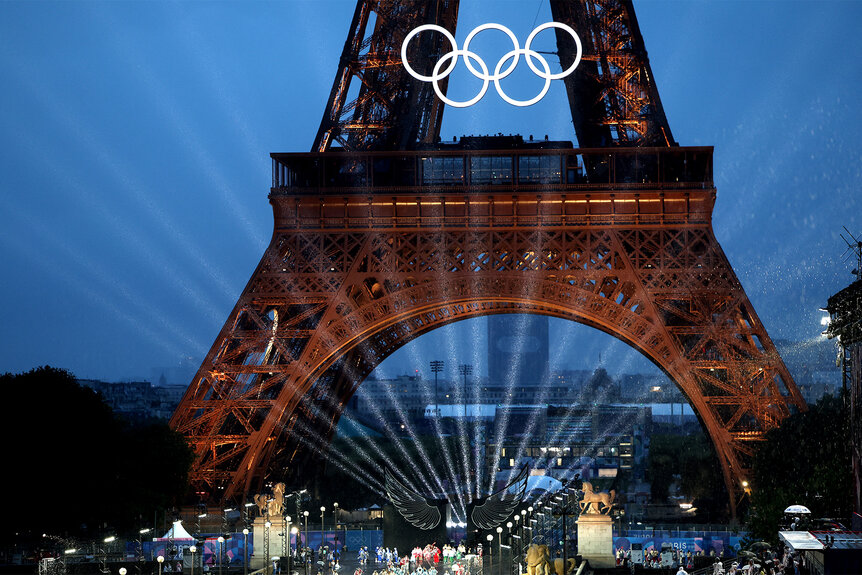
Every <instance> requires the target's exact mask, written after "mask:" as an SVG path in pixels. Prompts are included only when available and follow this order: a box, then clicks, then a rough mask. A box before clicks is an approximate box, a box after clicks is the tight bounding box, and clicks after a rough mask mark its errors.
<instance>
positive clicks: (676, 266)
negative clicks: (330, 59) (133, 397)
mask: <svg viewBox="0 0 862 575" xmlns="http://www.w3.org/2000/svg"><path fill="white" fill-rule="evenodd" d="M550 4H551V10H552V14H553V19H554V20H555V21H556V22H561V23H564V24H567V25H568V26H570V27H571V28H572V29H574V30H576V31H577V33H578V35H579V36H580V38H581V41H582V45H583V57H582V60H581V63H580V65H579V66H578V67H577V69H576V70H575V72H574V73H573V74H571V75H569V76H568V77H566V78H565V86H566V92H567V97H568V103H569V107H570V109H571V114H572V121H573V124H574V128H575V133H576V135H577V140H578V143H579V146H580V147H579V148H574V147H572V145H571V144H570V143H567V142H545V141H537V142H532V141H524V140H523V139H522V138H520V137H497V138H494V137H491V138H462V139H461V141H460V142H453V143H445V144H444V143H440V141H439V132H440V124H441V121H442V114H443V108H444V105H443V104H442V103H441V101H440V100H439V99H438V98H437V97H436V96H435V94H434V91H433V89H432V87H431V85H430V83H425V82H421V81H419V80H416V79H414V78H413V77H411V76H410V75H409V74H408V73H407V72H406V71H405V69H404V66H403V65H402V62H401V59H400V48H401V44H402V41H403V40H404V39H405V37H406V36H407V34H408V33H409V32H410V31H411V30H413V29H414V28H416V27H417V26H420V25H423V24H436V25H438V26H442V27H444V28H446V29H447V30H449V31H450V32H451V33H452V34H453V35H454V33H455V29H456V21H457V14H458V0H435V1H430V0H358V2H357V6H356V10H355V12H354V15H353V19H352V22H351V24H350V31H349V33H348V37H347V41H346V42H345V45H344V50H343V52H342V55H341V59H340V61H339V66H338V72H337V74H336V78H335V82H334V84H333V87H332V91H331V94H330V97H329V101H328V104H327V107H326V111H325V114H324V116H323V119H322V121H321V124H320V129H319V131H318V133H317V136H316V139H315V142H314V146H313V148H312V151H311V152H309V153H290V154H272V155H271V157H272V169H273V174H272V188H271V190H270V194H269V201H270V203H271V204H272V208H273V213H274V220H275V226H274V232H273V236H272V241H271V242H270V244H269V247H268V248H267V250H266V252H265V253H264V254H263V257H262V258H261V261H260V263H259V264H258V266H257V269H256V270H255V272H254V274H253V275H252V277H251V279H250V280H249V282H248V285H247V286H246V288H245V290H244V291H243V292H242V295H241V296H240V298H239V301H237V303H236V306H235V307H234V309H233V310H232V311H231V313H230V315H229V316H228V318H227V321H226V322H225V324H224V327H223V328H222V329H221V331H220V332H219V334H218V337H217V338H216V340H215V342H214V343H213V346H212V348H211V349H210V351H209V353H208V354H207V356H206V358H205V359H204V361H203V364H202V365H201V367H200V369H199V370H198V372H197V374H196V375H195V377H194V379H193V380H192V382H191V384H190V386H189V388H188V390H187V392H186V394H185V396H184V397H183V400H182V402H181V403H180V405H179V407H178V408H177V410H176V412H175V413H174V416H173V418H172V419H171V426H172V427H173V428H174V429H176V430H178V431H180V432H182V433H183V434H184V435H185V436H186V437H187V439H188V441H189V442H190V444H191V445H192V446H193V448H194V451H195V454H196V459H195V462H194V466H193V470H192V474H191V479H192V481H193V483H194V485H195V486H196V488H197V490H198V491H203V492H206V493H208V494H209V496H210V497H213V498H215V499H218V500H221V501H225V502H226V501H230V500H237V499H240V498H244V497H246V496H247V494H248V493H249V492H251V491H252V490H256V489H260V488H261V486H262V484H263V482H264V480H265V479H266V480H282V479H285V478H287V479H289V478H290V477H295V476H297V475H299V476H301V475H302V474H303V473H307V471H308V470H307V469H306V466H307V465H308V463H309V461H310V460H309V458H310V457H312V456H313V454H314V452H315V451H316V450H317V449H318V446H320V445H325V444H326V442H327V441H328V440H329V439H330V437H331V436H332V434H333V432H334V428H335V425H336V423H337V421H338V418H339V416H340V413H341V410H342V408H343V406H344V405H345V403H346V402H347V401H348V400H349V398H350V397H351V396H352V395H353V393H354V392H355V390H356V389H357V387H358V386H359V384H360V383H361V382H362V381H363V379H364V378H365V377H366V376H367V375H368V374H369V373H370V372H371V371H372V370H373V369H374V368H375V367H376V366H377V365H379V364H380V362H381V361H383V360H384V359H385V358H386V357H387V356H388V355H389V354H391V353H392V352H394V351H395V350H396V349H398V348H399V347H400V346H402V345H404V344H405V343H407V342H408V341H410V340H412V339H414V338H416V337H418V336H420V335H422V334H423V333H426V332H428V331H431V330H433V329H435V328H437V327H440V326H443V325H446V324H449V323H452V322H455V321H459V320H462V319H467V318H471V317H477V316H482V315H489V314H498V313H535V314H545V315H548V316H553V317H559V318H566V319H570V320H573V321H577V322H580V323H583V324H586V325H589V326H593V327H595V328H597V329H600V330H602V331H604V332H606V333H609V334H611V335H613V336H615V337H617V338H618V339H620V340H622V341H624V342H626V343H628V344H629V345H631V346H632V347H634V348H636V349H638V350H639V351H640V352H641V353H643V354H644V355H645V356H646V357H647V358H649V359H650V360H651V361H652V362H653V363H655V364H656V365H657V366H658V367H660V368H661V369H662V370H663V371H664V372H665V373H666V374H667V375H668V376H669V377H670V378H671V379H672V380H673V381H674V382H675V384H676V385H677V386H678V387H679V389H680V390H681V391H682V393H683V394H684V395H685V397H686V398H687V400H688V401H689V403H690V404H691V406H692V407H693V409H694V410H695V411H696V413H697V414H698V417H699V419H700V421H701V422H702V424H703V425H704V427H705V428H706V430H707V432H708V434H709V436H710V438H711V439H712V441H713V443H714V445H715V449H716V453H717V455H718V457H719V460H720V463H721V467H722V470H723V474H724V480H725V483H726V484H727V488H728V492H729V493H730V495H731V497H730V499H731V501H730V504H731V510H732V512H733V513H734V514H735V513H736V505H737V501H738V498H739V497H741V496H742V495H743V493H744V492H745V491H746V490H747V489H748V478H749V471H750V467H751V464H752V457H753V455H754V450H755V448H756V445H757V442H758V441H761V440H762V438H763V434H764V433H765V432H766V431H768V430H769V429H771V428H774V427H775V426H777V425H778V424H779V422H780V421H781V420H782V419H783V418H784V417H786V416H787V415H789V414H790V413H791V412H793V411H795V410H804V409H805V404H804V402H803V400H802V397H801V395H800V393H799V391H798V389H797V388H796V386H795V384H794V383H793V380H792V378H791V376H790V374H789V373H788V370H787V368H786V367H785V365H784V363H783V362H782V360H781V358H780V357H779V355H778V353H777V351H776V349H775V346H774V345H773V343H772V341H771V340H770V338H769V335H768V334H767V333H766V329H765V328H764V326H763V324H762V323H761V321H760V319H759V318H758V316H757V313H756V312H755V310H754V308H753V307H752V305H751V302H750V301H749V300H748V297H747V296H746V294H745V291H744V290H743V287H742V285H741V284H740V282H739V280H738V279H737V277H736V274H735V273H734V271H733V269H732V267H731V265H730V263H729V262H728V260H727V257H726V256H725V254H724V252H723V251H722V249H721V246H720V245H719V244H718V241H717V240H716V238H715V235H714V233H713V230H712V210H713V206H714V203H715V201H716V190H715V187H714V184H713V166H712V148H711V147H682V146H679V145H678V144H677V143H676V142H675V141H674V139H673V136H672V133H671V130H670V126H669V125H668V122H667V118H666V117H665V114H664V110H663V108H662V105H661V100H660V99H659V94H658V90H657V87H656V83H655V80H654V77H653V75H652V72H651V70H650V65H649V60H648V58H647V52H646V49H645V48H644V42H643V38H642V35H641V32H640V29H639V27H638V23H637V19H636V17H635V13H634V8H633V6H632V2H631V0H550ZM556 41H557V48H558V55H559V59H560V64H561V66H562V68H563V69H565V68H567V67H568V66H569V65H570V64H571V63H572V62H573V61H574V59H575V54H576V46H575V44H574V41H573V39H572V37H571V36H570V35H568V34H567V33H566V32H565V31H561V30H559V29H557V30H556ZM448 50H449V46H448V44H447V42H446V40H445V39H444V38H443V36H442V35H440V34H433V33H423V34H420V35H419V36H417V37H416V38H414V40H413V43H412V44H411V50H410V52H409V59H410V62H411V65H412V66H413V67H414V68H415V69H417V70H427V71H430V70H431V69H432V68H433V67H434V64H435V63H436V62H437V61H438V60H439V59H440V58H441V57H442V56H444V55H445V54H446V53H447V51H448ZM425 73H427V72H425ZM351 86H353V87H354V88H357V87H358V89H355V90H354V91H353V92H350V88H351ZM440 86H441V90H442V91H443V93H445V90H446V82H445V80H444V81H442V82H441V84H440ZM353 94H355V95H353Z"/></svg>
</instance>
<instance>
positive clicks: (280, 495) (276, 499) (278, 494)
mask: <svg viewBox="0 0 862 575" xmlns="http://www.w3.org/2000/svg"><path fill="white" fill-rule="evenodd" d="M285 488H286V486H285V485H284V483H276V484H275V487H273V488H272V497H269V496H268V495H265V494H262V493H258V494H257V495H255V496H254V497H253V498H252V499H253V501H254V503H255V505H257V510H258V512H259V513H260V516H261V517H272V518H276V517H281V515H282V513H284V490H285Z"/></svg>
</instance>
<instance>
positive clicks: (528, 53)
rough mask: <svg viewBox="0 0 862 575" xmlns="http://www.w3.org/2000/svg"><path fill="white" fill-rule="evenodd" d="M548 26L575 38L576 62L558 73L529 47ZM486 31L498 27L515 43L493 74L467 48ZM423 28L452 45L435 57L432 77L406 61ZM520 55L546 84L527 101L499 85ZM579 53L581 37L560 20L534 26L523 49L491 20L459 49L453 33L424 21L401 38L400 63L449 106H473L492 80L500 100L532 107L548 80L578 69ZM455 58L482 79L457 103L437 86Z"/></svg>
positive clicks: (497, 28) (543, 90) (581, 48)
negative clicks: (469, 95)
mask: <svg viewBox="0 0 862 575" xmlns="http://www.w3.org/2000/svg"><path fill="white" fill-rule="evenodd" d="M548 28H559V29H560V30H564V31H566V32H567V33H568V34H569V35H570V36H571V37H572V39H573V40H574V41H575V46H576V47H577V54H576V56H575V61H574V62H573V63H572V65H571V66H569V67H568V68H567V69H566V70H564V71H562V72H560V73H559V74H551V67H550V65H549V64H548V61H547V60H546V59H545V58H544V56H542V55H541V54H539V53H538V52H536V51H535V50H532V49H531V48H530V46H531V45H532V43H533V40H535V38H536V36H537V35H538V34H539V33H540V32H542V31H544V30H547V29H548ZM485 30H499V31H500V32H503V33H505V34H506V35H507V36H508V37H509V39H510V40H511V41H512V45H513V46H514V49H513V50H511V51H509V52H507V53H506V54H504V55H503V57H502V58H500V60H499V61H498V62H497V65H496V66H495V67H494V73H493V74H489V73H488V66H487V65H486V64H485V61H484V60H482V58H480V57H479V55H478V54H476V53H475V52H471V51H470V42H472V41H473V39H474V38H475V37H476V35H477V34H479V33H480V32H483V31H485ZM425 31H432V32H440V33H441V34H443V35H444V36H445V37H446V39H447V40H449V44H450V45H451V46H452V51H451V52H448V53H447V54H445V55H443V57H442V58H440V60H438V61H437V63H436V64H435V65H434V70H433V71H432V73H431V74H432V75H431V76H425V75H422V74H419V73H418V72H416V71H415V70H414V69H413V68H412V67H411V66H410V64H408V63H407V46H408V45H409V44H410V40H412V39H413V37H414V36H416V35H417V34H419V33H420V32H425ZM522 54H523V55H524V58H525V59H526V60H527V65H528V66H529V67H530V70H532V71H533V73H534V74H536V76H538V77H539V78H542V79H544V80H545V85H544V86H543V87H542V90H541V91H540V92H539V94H538V95H537V96H535V97H534V98H530V99H529V100H515V99H514V98H510V97H509V96H508V94H506V93H505V92H504V91H503V87H502V86H501V85H500V80H502V79H504V78H506V77H507V76H509V75H510V74H511V73H512V72H513V71H514V70H515V67H516V66H517V65H518V62H519V61H520V57H521V55H522ZM582 54H583V47H582V45H581V39H580V38H579V37H578V35H577V33H575V31H574V30H572V29H571V28H570V27H569V26H567V25H565V24H563V23H562V22H546V23H544V24H542V25H540V26H539V27H537V28H536V29H534V30H533V31H532V32H531V33H530V35H529V36H528V37H527V43H526V44H525V45H524V47H523V48H521V46H520V44H519V42H518V39H517V38H516V37H515V34H513V33H512V31H511V30H509V29H508V28H506V27H505V26H503V25H502V24H494V23H489V24H482V25H480V26H477V27H476V28H474V29H473V30H472V31H471V32H470V33H469V34H468V35H467V39H466V40H465V41H464V47H463V48H462V49H459V48H458V43H457V42H456V41H455V37H454V36H452V34H450V33H449V31H448V30H446V29H445V28H443V27H442V26H437V25H435V24H425V25H423V26H419V27H418V28H415V29H413V30H412V31H410V33H409V34H407V37H405V38H404V42H403V43H402V44H401V62H402V63H403V64H404V69H405V70H407V73H408V74H410V75H411V76H413V77H414V78H416V79H417V80H421V81H423V82H431V84H432V85H433V87H434V93H435V94H437V97H438V98H440V100H441V101H443V103H445V104H447V105H449V106H453V107H455V108H466V107H467V106H472V105H473V104H475V103H476V102H478V101H479V100H481V99H482V98H483V97H484V96H485V93H486V92H487V91H488V84H489V83H490V82H491V81H493V82H494V88H496V90H497V93H498V94H500V97H501V98H503V100H505V101H506V102H508V103H509V104H511V105H513V106H519V107H526V106H532V105H533V104H535V103H536V102H538V101H539V100H541V99H542V98H544V97H545V94H547V93H548V90H549V89H550V87H551V80H560V79H562V78H565V77H566V76H568V75H569V74H571V73H572V72H574V71H575V68H577V67H578V64H580V62H581V56H582ZM458 57H463V58H464V63H465V64H466V65H467V69H468V70H470V73H471V74H473V76H475V77H476V78H478V79H480V80H482V88H481V89H480V90H479V93H478V94H477V95H476V96H475V97H473V98H471V99H469V100H466V101H463V102H456V101H454V100H450V99H449V98H447V97H446V96H445V94H443V92H442V91H441V90H440V85H439V82H440V80H443V79H445V78H447V77H448V76H449V74H451V73H452V72H453V71H454V69H455V66H456V65H457V64H458ZM534 58H535V59H537V60H539V62H540V64H541V66H542V70H540V69H539V68H538V67H536V65H535V64H534V63H533V59H534ZM470 60H475V61H476V62H477V63H478V64H479V67H480V68H481V69H482V71H481V72H479V71H478V70H477V69H476V68H475V67H474V66H473V64H472V63H471V62H470ZM509 60H512V63H511V64H509V65H508V66H507V67H506V69H505V70H504V69H503V66H504V65H505V64H506V62H508V61H509ZM447 61H449V65H448V66H446V69H445V70H441V68H442V67H443V65H444V64H445V63H446V62H447Z"/></svg>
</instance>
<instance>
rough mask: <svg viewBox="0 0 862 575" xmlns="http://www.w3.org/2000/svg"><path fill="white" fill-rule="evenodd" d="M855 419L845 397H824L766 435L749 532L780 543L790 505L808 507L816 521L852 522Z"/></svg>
mask: <svg viewBox="0 0 862 575" xmlns="http://www.w3.org/2000/svg"><path fill="white" fill-rule="evenodd" d="M852 482H853V477H852V473H851V463H850V413H849V408H848V407H847V404H846V402H845V401H844V398H843V397H840V396H839V397H835V396H831V395H827V396H824V397H823V398H822V399H821V400H820V401H818V402H817V404H816V405H813V406H811V407H810V408H809V410H808V411H806V412H804V413H798V414H795V415H791V416H790V417H788V418H787V419H785V420H784V421H783V422H782V423H781V426H780V427H777V428H775V429H773V430H771V431H769V432H767V433H766V437H765V441H764V442H763V444H762V445H761V446H760V448H759V449H758V451H757V454H756V457H755V459H754V469H753V475H752V495H751V510H750V513H749V517H748V521H747V524H748V527H749V529H750V530H751V532H752V535H753V536H754V537H756V538H758V539H765V540H767V541H775V540H776V539H777V538H778V530H779V526H780V525H781V523H782V522H783V520H784V509H786V508H787V507H788V506H789V505H794V504H800V505H805V506H806V507H808V508H809V509H810V510H811V515H812V518H831V519H837V520H839V521H846V519H847V518H849V517H850V514H851V511H852V502H853V498H852V496H851V493H852V491H851V486H852Z"/></svg>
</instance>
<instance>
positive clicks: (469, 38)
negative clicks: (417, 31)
mask: <svg viewBox="0 0 862 575" xmlns="http://www.w3.org/2000/svg"><path fill="white" fill-rule="evenodd" d="M485 30H499V31H500V32H503V33H505V34H506V35H507V36H508V37H509V39H510V40H511V41H512V45H513V46H514V47H515V49H514V50H513V52H515V59H514V60H513V61H512V64H511V65H510V66H509V67H508V68H506V71H505V72H503V75H502V76H500V75H499V73H500V62H505V61H506V60H508V58H506V57H505V56H504V57H503V58H502V59H500V62H497V67H496V68H495V69H494V75H493V76H491V77H490V78H488V79H489V80H494V81H495V82H496V81H497V79H500V80H502V79H503V78H505V77H506V76H508V75H509V74H511V73H512V72H514V71H515V66H517V65H518V58H519V54H518V53H519V52H520V50H521V45H520V44H519V43H518V38H517V36H515V33H514V32H512V31H511V30H509V29H508V28H506V27H505V26H503V25H502V24H493V23H490V24H482V25H481V26H476V27H475V28H473V30H472V31H471V32H470V33H469V34H467V39H466V40H464V48H463V49H462V51H463V52H469V51H470V42H472V41H473V38H475V37H476V35H477V34H478V33H479V32H483V31H485ZM455 49H456V50H457V49H458V48H457V46H456V47H455ZM470 53H471V54H472V52H470ZM511 53H512V52H509V54H511ZM506 56H508V54H506ZM477 59H478V58H477ZM479 61H480V62H482V60H481V59H479ZM464 63H465V64H467V69H468V70H470V73H472V74H473V75H474V76H476V77H477V78H479V79H480V80H484V79H485V78H484V76H487V75H488V70H487V69H486V70H485V74H484V75H480V74H479V72H477V71H476V69H475V68H474V67H473V65H472V64H470V60H468V59H467V57H466V54H465V57H464ZM482 63H483V64H484V62H482ZM498 89H499V88H498Z"/></svg>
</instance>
